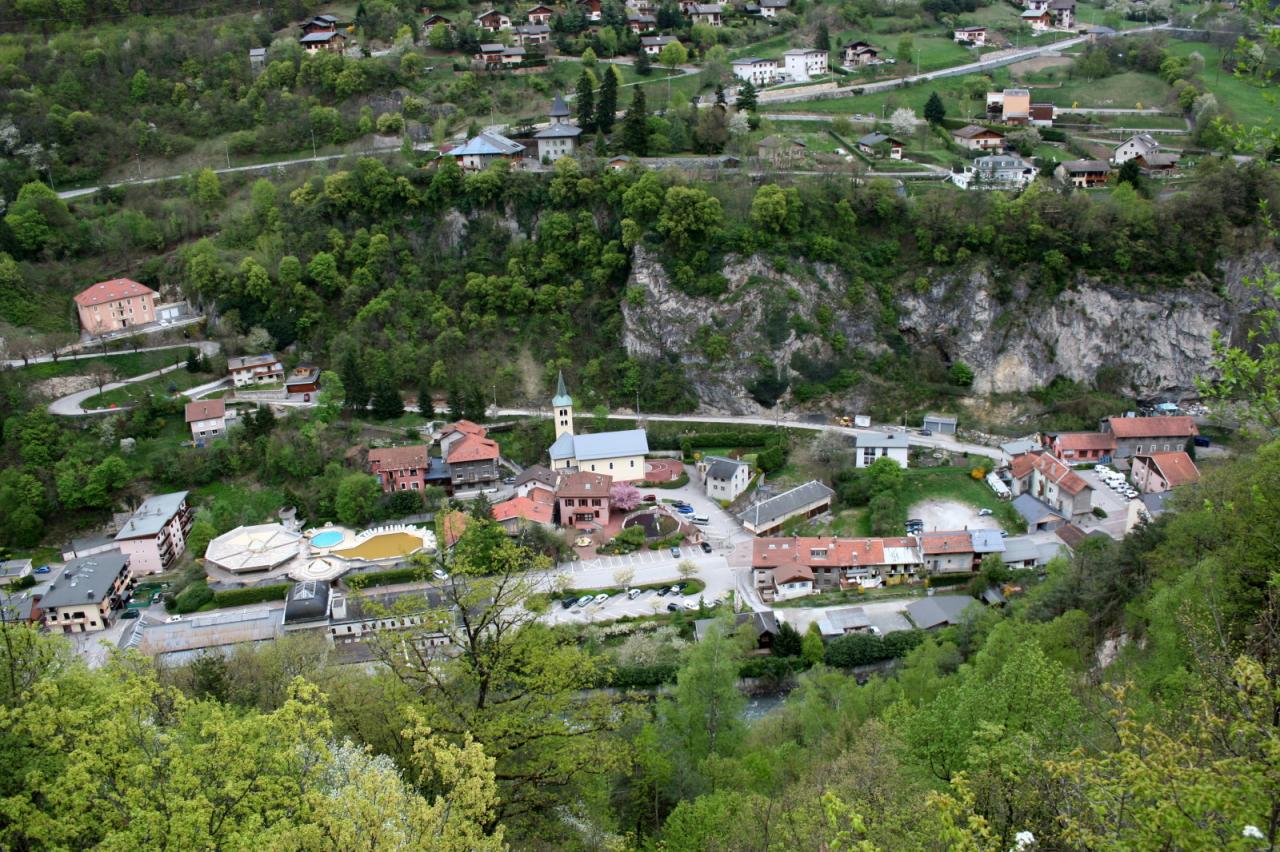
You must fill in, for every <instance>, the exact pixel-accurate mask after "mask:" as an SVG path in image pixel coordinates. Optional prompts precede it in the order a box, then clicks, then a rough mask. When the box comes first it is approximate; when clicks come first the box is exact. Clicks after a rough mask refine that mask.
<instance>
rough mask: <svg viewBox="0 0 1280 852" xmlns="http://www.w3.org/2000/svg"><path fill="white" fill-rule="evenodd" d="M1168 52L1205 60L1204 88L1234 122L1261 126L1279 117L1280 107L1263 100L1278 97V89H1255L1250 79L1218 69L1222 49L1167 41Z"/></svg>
mask: <svg viewBox="0 0 1280 852" xmlns="http://www.w3.org/2000/svg"><path fill="white" fill-rule="evenodd" d="M1168 50H1169V52H1170V53H1173V54H1176V55H1178V56H1188V55H1190V54H1191V53H1199V54H1200V55H1201V56H1203V57H1204V61H1205V69H1204V71H1203V73H1201V75H1200V78H1201V80H1203V82H1204V85H1205V88H1206V89H1208V90H1209V91H1211V92H1213V93H1214V94H1215V95H1217V97H1218V104H1219V106H1221V107H1223V108H1225V109H1228V110H1229V111H1230V113H1231V116H1232V117H1233V118H1234V119H1235V120H1236V121H1239V122H1242V123H1244V124H1254V125H1264V124H1266V123H1267V122H1268V121H1270V122H1272V123H1274V122H1275V120H1276V117H1277V115H1278V114H1280V108H1278V107H1277V106H1276V104H1275V103H1272V102H1269V101H1268V100H1267V98H1266V96H1267V95H1268V94H1269V95H1271V96H1273V97H1274V96H1276V95H1278V94H1280V89H1277V88H1276V87H1275V86H1272V87H1270V89H1267V88H1263V87H1260V86H1255V85H1254V84H1253V83H1251V82H1250V81H1249V80H1246V79H1241V78H1239V77H1236V76H1235V75H1234V74H1229V73H1228V72H1226V71H1220V70H1218V69H1219V67H1220V65H1219V58H1220V57H1221V55H1222V50H1221V48H1218V47H1215V46H1213V45H1211V44H1206V43H1205V42H1202V41H1179V40H1177V39H1173V40H1170V41H1169V44H1168Z"/></svg>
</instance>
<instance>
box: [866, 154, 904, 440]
mask: <svg viewBox="0 0 1280 852" xmlns="http://www.w3.org/2000/svg"><path fill="white" fill-rule="evenodd" d="M877 135H878V134H877ZM863 138H866V137H863ZM858 144H862V141H861V140H859V142H858ZM854 446H855V447H869V448H870V447H875V448H887V449H903V450H905V449H907V448H908V447H909V444H908V442H907V436H906V433H904V432H859V433H858V434H857V435H856V436H855V437H854Z"/></svg>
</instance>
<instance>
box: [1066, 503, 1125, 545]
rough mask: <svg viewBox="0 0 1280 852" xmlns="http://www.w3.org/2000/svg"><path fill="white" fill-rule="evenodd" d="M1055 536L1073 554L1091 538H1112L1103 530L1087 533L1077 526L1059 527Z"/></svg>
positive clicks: (1104, 539) (1108, 539) (1103, 539)
mask: <svg viewBox="0 0 1280 852" xmlns="http://www.w3.org/2000/svg"><path fill="white" fill-rule="evenodd" d="M1132 502H1135V503H1136V502H1137V501H1136V500H1135V501H1132ZM1053 534H1054V535H1056V536H1057V537H1058V538H1059V539H1060V540H1061V541H1062V543H1063V544H1065V545H1066V546H1067V550H1068V551H1070V552H1072V553H1074V552H1075V551H1077V550H1079V549H1080V546H1081V545H1083V544H1084V543H1085V542H1086V541H1087V540H1089V539H1091V538H1095V539H1100V540H1102V541H1111V536H1109V535H1107V534H1106V533H1105V532H1103V531H1102V530H1094V531H1093V532H1090V533H1087V532H1085V531H1084V530H1082V529H1080V528H1079V527H1078V526H1076V525H1075V524H1067V525H1066V526H1062V527H1058V528H1057V529H1056V530H1054V531H1053Z"/></svg>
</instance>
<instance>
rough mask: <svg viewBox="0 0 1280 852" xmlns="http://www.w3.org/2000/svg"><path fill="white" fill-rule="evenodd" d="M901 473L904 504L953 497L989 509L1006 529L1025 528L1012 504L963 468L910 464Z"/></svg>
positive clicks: (1020, 530)
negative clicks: (998, 497) (912, 465)
mask: <svg viewBox="0 0 1280 852" xmlns="http://www.w3.org/2000/svg"><path fill="white" fill-rule="evenodd" d="M904 473H905V475H906V484H905V486H904V489H903V495H904V500H903V502H904V503H906V504H907V505H908V506H913V505H915V504H916V503H919V502H920V501H921V500H928V499H930V498H934V499H939V500H955V501H956V502H958V503H967V504H968V505H970V506H974V507H976V508H979V509H990V510H991V511H992V512H993V513H994V515H995V517H996V519H997V520H998V521H1000V525H1001V526H1002V527H1004V528H1005V529H1006V530H1008V531H1009V532H1012V533H1020V532H1023V531H1024V530H1025V529H1026V526H1025V524H1024V523H1023V521H1022V516H1020V515H1019V514H1018V513H1017V512H1016V511H1014V509H1013V506H1011V505H1010V504H1009V503H1007V502H1005V501H1003V500H999V499H997V498H996V495H995V492H993V491H992V490H991V489H990V488H988V487H987V485H986V483H985V482H982V481H981V480H976V479H974V478H973V477H972V476H970V475H969V469H968V468H967V467H913V468H908V469H907V470H906V471H904Z"/></svg>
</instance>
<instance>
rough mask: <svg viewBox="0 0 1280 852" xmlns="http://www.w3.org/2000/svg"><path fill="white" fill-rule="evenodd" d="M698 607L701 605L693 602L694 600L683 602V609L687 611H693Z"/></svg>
mask: <svg viewBox="0 0 1280 852" xmlns="http://www.w3.org/2000/svg"><path fill="white" fill-rule="evenodd" d="M699 606H701V604H700V603H698V602H697V601H695V600H688V601H685V602H684V608H685V609H687V610H695V609H697V608H698V607H699Z"/></svg>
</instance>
